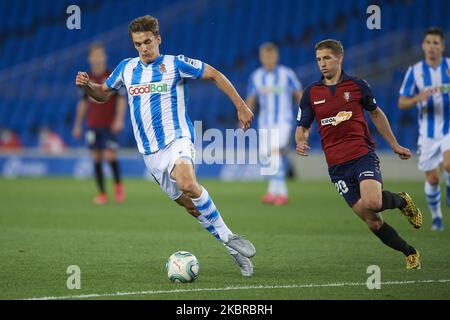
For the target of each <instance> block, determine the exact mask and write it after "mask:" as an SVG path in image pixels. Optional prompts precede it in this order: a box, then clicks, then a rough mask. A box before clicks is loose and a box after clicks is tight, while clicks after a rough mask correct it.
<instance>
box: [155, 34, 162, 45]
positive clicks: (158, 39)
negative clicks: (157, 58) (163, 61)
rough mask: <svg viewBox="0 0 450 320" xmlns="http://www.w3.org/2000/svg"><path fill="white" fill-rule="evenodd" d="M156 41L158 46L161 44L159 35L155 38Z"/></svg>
mask: <svg viewBox="0 0 450 320" xmlns="http://www.w3.org/2000/svg"><path fill="white" fill-rule="evenodd" d="M156 41H157V42H158V45H160V44H161V42H162V39H161V36H160V35H159V36H157V37H156Z"/></svg>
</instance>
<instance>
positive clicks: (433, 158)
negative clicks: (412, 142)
mask: <svg viewBox="0 0 450 320" xmlns="http://www.w3.org/2000/svg"><path fill="white" fill-rule="evenodd" d="M448 150H450V134H447V135H445V136H443V137H441V138H433V139H429V138H426V137H419V141H418V150H417V153H418V155H419V163H418V165H417V168H418V169H419V170H420V171H430V170H433V169H435V168H437V167H438V166H439V165H440V164H441V163H442V162H443V161H444V152H445V151H448Z"/></svg>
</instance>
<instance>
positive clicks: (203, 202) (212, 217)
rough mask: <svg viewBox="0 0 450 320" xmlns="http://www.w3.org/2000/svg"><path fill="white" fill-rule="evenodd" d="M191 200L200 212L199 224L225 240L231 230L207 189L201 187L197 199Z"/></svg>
mask: <svg viewBox="0 0 450 320" xmlns="http://www.w3.org/2000/svg"><path fill="white" fill-rule="evenodd" d="M192 202H193V203H194V205H195V207H196V208H197V210H198V211H199V212H200V214H201V215H200V216H199V217H197V219H198V221H199V222H200V224H201V225H202V226H203V227H204V228H205V229H206V230H207V231H208V232H209V233H211V234H212V235H213V236H215V237H216V238H218V239H220V240H221V241H223V242H227V241H228V237H229V236H230V235H231V234H232V232H231V230H230V229H229V228H228V227H227V225H226V224H225V222H224V221H223V219H222V217H221V216H220V213H219V210H217V208H216V206H215V204H214V202H213V201H212V199H211V197H210V196H209V194H208V191H206V189H205V188H203V187H202V193H201V195H200V197H199V198H197V199H192ZM208 223H209V224H208Z"/></svg>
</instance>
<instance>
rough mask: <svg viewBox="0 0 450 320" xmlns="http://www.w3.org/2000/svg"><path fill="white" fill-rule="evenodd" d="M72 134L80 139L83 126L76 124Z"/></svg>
mask: <svg viewBox="0 0 450 320" xmlns="http://www.w3.org/2000/svg"><path fill="white" fill-rule="evenodd" d="M72 136H73V137H74V138H75V139H80V137H81V128H80V127H79V126H75V127H74V128H73V130H72Z"/></svg>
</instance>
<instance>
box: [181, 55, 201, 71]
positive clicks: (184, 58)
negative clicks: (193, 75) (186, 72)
mask: <svg viewBox="0 0 450 320" xmlns="http://www.w3.org/2000/svg"><path fill="white" fill-rule="evenodd" d="M178 57H179V58H180V59H182V60H183V61H184V62H186V63H189V64H190V65H191V66H193V67H194V68H198V61H197V60H194V59H191V58H188V57H186V56H183V55H180V56H178Z"/></svg>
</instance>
